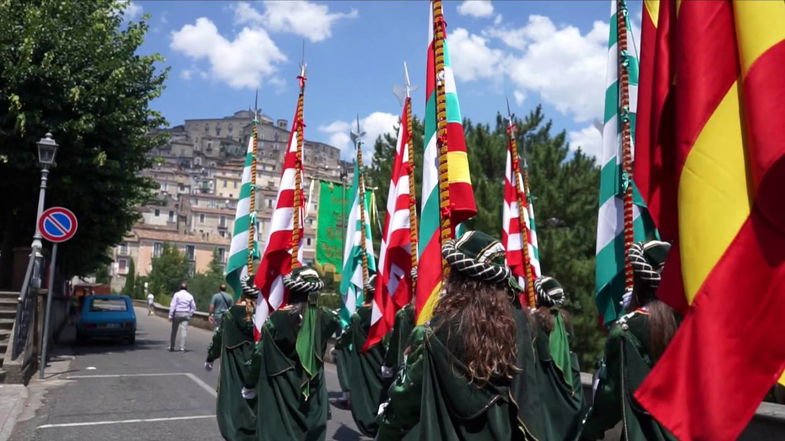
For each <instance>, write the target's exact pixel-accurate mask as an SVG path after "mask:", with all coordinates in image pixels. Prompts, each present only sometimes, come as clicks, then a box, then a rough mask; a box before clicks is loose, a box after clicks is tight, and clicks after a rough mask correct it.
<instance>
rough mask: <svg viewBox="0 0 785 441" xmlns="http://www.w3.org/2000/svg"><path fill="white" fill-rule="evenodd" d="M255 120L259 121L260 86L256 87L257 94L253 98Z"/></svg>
mask: <svg viewBox="0 0 785 441" xmlns="http://www.w3.org/2000/svg"><path fill="white" fill-rule="evenodd" d="M253 121H254V122H255V123H258V122H259V88H258V87H257V88H256V96H255V97H254V99H253Z"/></svg>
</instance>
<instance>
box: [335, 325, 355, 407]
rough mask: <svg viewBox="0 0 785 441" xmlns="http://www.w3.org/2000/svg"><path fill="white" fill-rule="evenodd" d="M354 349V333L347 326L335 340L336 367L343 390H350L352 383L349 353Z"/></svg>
mask: <svg viewBox="0 0 785 441" xmlns="http://www.w3.org/2000/svg"><path fill="white" fill-rule="evenodd" d="M351 350H352V333H351V330H350V328H349V327H348V326H347V327H346V329H344V330H343V332H342V333H341V335H340V336H339V337H338V339H337V340H336V341H335V367H336V370H337V373H338V374H337V376H338V384H339V385H340V386H341V392H349V386H350V383H351V380H350V378H351V376H352V375H351V372H350V370H351V365H350V363H349V353H350V352H351Z"/></svg>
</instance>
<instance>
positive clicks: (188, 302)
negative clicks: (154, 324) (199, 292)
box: [169, 282, 196, 352]
mask: <svg viewBox="0 0 785 441" xmlns="http://www.w3.org/2000/svg"><path fill="white" fill-rule="evenodd" d="M187 290H188V285H186V284H185V282H183V283H181V284H180V291H177V292H176V293H174V295H173V296H172V303H170V304H169V321H170V322H171V323H172V335H171V337H170V339H169V352H174V350H175V347H174V341H175V337H177V330H178V329H179V330H180V345H179V346H178V347H177V350H179V351H183V352H184V351H185V336H186V334H187V333H188V322H189V321H190V320H191V316H193V315H194V312H196V302H194V296H192V295H191V293H190V292H188V291H187Z"/></svg>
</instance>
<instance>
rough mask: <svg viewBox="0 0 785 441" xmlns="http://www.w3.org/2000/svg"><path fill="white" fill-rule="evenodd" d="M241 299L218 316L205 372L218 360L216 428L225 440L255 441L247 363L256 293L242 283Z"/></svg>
mask: <svg viewBox="0 0 785 441" xmlns="http://www.w3.org/2000/svg"><path fill="white" fill-rule="evenodd" d="M243 285H244V288H243V293H242V297H241V298H240V300H239V301H238V302H237V303H235V304H234V305H232V306H230V307H229V309H228V310H226V311H225V312H224V314H223V316H222V321H221V324H220V325H219V326H218V328H216V330H215V333H214V334H213V340H212V342H211V343H210V346H209V348H208V349H207V360H206V361H205V364H204V367H205V369H207V370H208V371H209V370H212V369H213V362H214V361H215V360H216V359H217V358H219V357H220V358H221V377H220V380H219V383H218V400H217V406H216V417H217V419H218V428H219V429H220V431H221V435H222V436H223V437H224V439H226V440H229V441H252V440H256V417H255V414H256V398H255V396H254V395H253V393H250V394H248V393H243V395H242V396H241V394H240V392H241V391H243V390H246V389H251V388H253V387H254V384H253V383H252V381H251V372H250V360H251V359H252V357H253V353H254V346H255V342H254V335H253V314H254V309H255V308H254V305H255V304H256V296H257V294H258V291H257V290H256V289H255V288H253V287H248V286H246V285H245V284H243Z"/></svg>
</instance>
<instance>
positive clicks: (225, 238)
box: [112, 110, 352, 290]
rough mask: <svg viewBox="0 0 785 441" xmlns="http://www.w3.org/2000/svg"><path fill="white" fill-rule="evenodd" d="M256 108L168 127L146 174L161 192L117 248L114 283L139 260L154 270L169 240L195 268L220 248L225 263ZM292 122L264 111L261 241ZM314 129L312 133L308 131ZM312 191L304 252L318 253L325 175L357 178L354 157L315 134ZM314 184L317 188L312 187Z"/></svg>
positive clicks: (309, 172) (306, 188)
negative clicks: (345, 159) (345, 158)
mask: <svg viewBox="0 0 785 441" xmlns="http://www.w3.org/2000/svg"><path fill="white" fill-rule="evenodd" d="M252 120H253V112H251V111H249V110H241V111H238V112H235V113H234V114H233V115H231V116H228V117H224V118H213V119H191V120H186V121H185V124H183V125H178V126H175V127H173V128H171V129H166V130H165V132H166V133H167V135H168V136H169V141H168V143H167V144H165V145H162V146H161V147H158V148H156V149H154V150H153V151H151V152H150V156H151V159H152V160H153V164H154V165H153V166H152V167H151V168H150V169H147V170H145V171H144V172H143V173H142V174H143V175H144V176H146V177H148V178H150V179H151V180H153V181H155V182H156V183H157V184H158V190H157V192H156V194H155V196H154V197H153V198H152V199H151V200H150V201H148V202H147V203H145V204H144V205H143V206H141V207H140V208H139V211H140V220H139V222H138V223H137V224H136V225H135V226H134V227H133V228H132V230H131V231H130V232H129V233H128V235H127V236H126V238H125V240H124V241H123V242H122V243H121V244H120V245H118V246H117V247H115V249H114V251H113V257H114V264H113V266H112V276H113V277H112V287H113V288H114V289H115V290H121V289H122V287H123V286H124V284H125V277H126V276H127V274H128V269H129V266H130V260H131V259H133V260H134V264H135V265H134V266H135V271H136V273H137V275H141V276H144V275H147V274H149V272H150V271H151V270H152V259H153V258H154V257H156V253H160V250H162V249H163V244H164V243H169V244H172V245H174V246H176V247H177V249H178V250H179V251H180V252H181V253H183V254H184V255H185V256H186V258H187V259H188V261H189V262H190V266H191V268H192V271H193V272H197V273H198V272H203V271H206V270H207V268H208V267H209V264H210V261H211V259H212V258H213V252H214V251H216V250H217V253H218V256H219V258H220V263H222V264H225V263H226V259H228V253H229V248H230V242H231V237H232V231H233V228H234V216H235V210H236V208H237V198H238V197H239V193H240V187H241V185H242V183H241V179H242V170H243V167H244V162H245V152H246V148H247V145H248V140H249V138H250V136H251V134H252V129H253V126H252ZM288 126H289V122H288V121H287V120H283V119H279V120H277V121H273V119H272V118H270V117H268V116H266V115H261V116H260V124H259V125H258V126H257V134H258V145H257V166H256V182H257V191H256V200H255V208H256V219H257V225H258V237H259V240H260V247H262V248H263V247H264V241H265V240H266V238H267V235H268V234H269V228H270V220H271V217H272V213H273V208H274V204H275V199H276V197H277V194H278V185H279V181H280V175H281V166H282V163H283V157H284V153H285V150H286V146H287V143H288V142H289V127H288ZM306 135H307V132H306ZM303 162H304V164H305V167H304V175H305V179H304V181H303V192H304V194H305V195H306V197H308V198H309V203H308V206H307V207H306V216H305V219H304V226H305V230H304V237H303V258H304V260H305V261H306V262H308V263H311V262H312V261H313V260H314V258H315V246H316V213H317V211H318V210H317V204H318V198H319V195H318V191H319V186H318V185H314V184H315V183H318V181H319V180H325V181H330V182H336V183H337V182H340V181H341V176H342V175H343V179H345V180H348V182H351V176H350V175H351V172H352V167H351V164H348V163H346V162H343V161H341V159H340V150H339V149H338V148H336V147H333V146H330V145H327V144H324V143H321V142H315V141H309V140H305V141H304V143H303ZM312 186H313V189H312V188H311V187H312Z"/></svg>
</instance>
